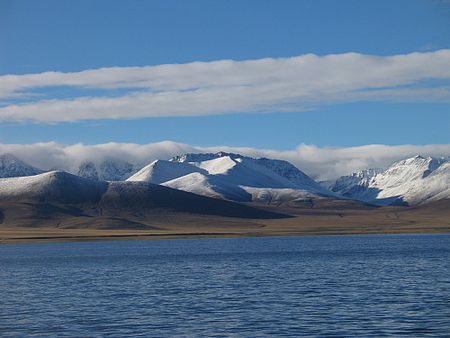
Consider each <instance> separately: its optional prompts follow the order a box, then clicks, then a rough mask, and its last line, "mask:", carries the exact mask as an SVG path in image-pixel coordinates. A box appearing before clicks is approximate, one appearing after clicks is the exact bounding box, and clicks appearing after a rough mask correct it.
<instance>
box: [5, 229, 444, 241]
mask: <svg viewBox="0 0 450 338" xmlns="http://www.w3.org/2000/svg"><path fill="white" fill-rule="evenodd" d="M46 230H47V229H46ZM423 230H424V229H404V230H399V229H392V230H391V231H376V230H374V231H370V230H368V229H366V230H362V229H361V230H360V231H344V232H342V231H297V232H290V233H287V232H285V233H277V232H266V233H256V232H240V233H239V232H186V233H183V232H181V233H140V232H139V233H116V231H107V232H108V233H105V234H103V235H102V234H97V233H95V234H85V235H81V234H74V235H65V236H64V235H61V234H57V233H58V231H57V230H56V231H55V235H54V236H52V235H47V236H12V237H6V238H5V237H3V236H1V237H0V245H4V244H35V243H69V242H103V241H121V240H167V239H202V238H203V239H206V238H240V237H243V238H244V237H247V238H249V237H250V238H251V237H304V236H351V235H407V234H410V235H420V234H423V235H425V234H450V229H447V230H444V229H428V230H426V231H423ZM93 231H96V232H97V231H98V230H93ZM100 231H105V230H100ZM119 231H120V230H119ZM0 233H1V231H0Z"/></svg>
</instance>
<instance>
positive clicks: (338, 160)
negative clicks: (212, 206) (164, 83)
mask: <svg viewBox="0 0 450 338" xmlns="http://www.w3.org/2000/svg"><path fill="white" fill-rule="evenodd" d="M217 151H228V152H235V153H240V154H243V155H247V156H253V157H268V158H277V159H284V160H287V161H289V162H291V163H293V164H294V165H296V166H297V167H298V168H300V169H301V170H303V171H305V172H306V173H307V174H308V175H310V176H312V177H313V178H315V179H317V180H329V179H334V178H337V177H339V176H342V175H345V174H348V173H351V172H354V171H357V170H361V169H367V168H384V167H386V166H388V165H389V164H391V163H392V162H394V161H397V160H400V159H404V158H407V157H411V156H414V155H417V154H421V155H423V156H437V157H441V156H444V157H448V156H450V144H438V145H399V146H388V145H365V146H358V147H347V148H331V147H317V146H314V145H305V144H302V145H299V146H298V147H297V148H295V149H292V150H286V151H279V150H270V149H255V148H237V147H226V146H218V147H195V146H191V145H187V144H182V143H175V142H170V141H165V142H159V143H150V144H134V143H105V144H97V145H83V144H73V145H63V144H58V143H54V142H49V143H36V144H0V154H2V153H11V154H14V155H16V156H17V157H19V158H20V159H22V160H23V161H25V162H27V163H29V164H32V165H34V166H36V167H38V168H41V169H45V170H50V169H63V170H68V171H72V172H74V171H76V168H77V166H78V165H80V164H81V163H82V162H84V161H93V162H100V161H103V160H105V159H119V160H124V161H128V162H130V163H132V164H134V165H136V166H137V167H140V166H143V165H145V164H147V163H149V162H151V161H153V160H156V159H169V158H171V157H173V156H176V155H181V154H184V153H190V152H191V153H192V152H217Z"/></svg>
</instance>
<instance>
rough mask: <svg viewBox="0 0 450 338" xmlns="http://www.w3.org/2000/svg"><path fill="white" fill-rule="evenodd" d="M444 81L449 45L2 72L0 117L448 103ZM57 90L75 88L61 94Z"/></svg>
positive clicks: (448, 76)
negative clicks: (394, 51)
mask: <svg viewBox="0 0 450 338" xmlns="http://www.w3.org/2000/svg"><path fill="white" fill-rule="evenodd" d="M449 81H450V50H449V49H444V50H438V51H434V52H425V53H410V54H405V55H394V56H373V55H364V54H358V53H345V54H332V55H325V56H317V55H314V54H306V55H301V56H296V57H290V58H279V59H272V58H266V59H259V60H249V61H232V60H221V61H213V62H193V63H188V64H167V65H158V66H144V67H112V68H100V69H93V70H85V71H81V72H74V73H63V72H44V73H39V74H26V75H3V76H0V121H38V122H61V121H77V120H89V119H125V118H127V119H128V118H143V117H162V116H199V115H212V114H225V113H236V112H249V113H251V112H279V111H293V112H300V111H304V110H309V109H312V108H314V107H317V106H318V105H321V104H330V103H336V102H354V101H360V100H383V101H386V100H395V101H413V100H425V101H430V102H442V101H445V102H447V101H450V83H449ZM61 87H63V88H65V89H66V91H67V89H69V91H70V90H72V93H71V94H70V95H69V96H68V97H65V98H59V95H58V90H60V89H61ZM36 90H38V91H37V92H36ZM77 93H78V94H77ZM81 93H83V94H81Z"/></svg>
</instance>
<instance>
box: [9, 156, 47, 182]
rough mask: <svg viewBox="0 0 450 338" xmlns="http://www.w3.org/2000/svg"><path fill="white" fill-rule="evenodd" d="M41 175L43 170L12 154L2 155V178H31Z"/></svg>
mask: <svg viewBox="0 0 450 338" xmlns="http://www.w3.org/2000/svg"><path fill="white" fill-rule="evenodd" d="M40 173H42V170H40V169H37V168H35V167H33V166H31V165H29V164H27V163H25V162H23V161H22V160H20V159H18V158H17V157H16V156H14V155H12V154H3V155H0V178H1V177H20V176H30V175H37V174H40Z"/></svg>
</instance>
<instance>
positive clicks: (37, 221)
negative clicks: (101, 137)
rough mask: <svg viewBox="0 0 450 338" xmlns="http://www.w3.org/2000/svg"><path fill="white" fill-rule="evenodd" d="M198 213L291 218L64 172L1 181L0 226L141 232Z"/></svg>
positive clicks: (150, 186)
mask: <svg viewBox="0 0 450 338" xmlns="http://www.w3.org/2000/svg"><path fill="white" fill-rule="evenodd" d="M177 215H178V216H177ZM189 215H191V216H189ZM201 215H208V216H226V217H238V218H239V219H241V218H254V219H266V218H276V219H278V218H286V217H290V216H288V215H285V214H281V213H277V212H272V211H266V210H261V209H257V208H254V207H251V206H246V205H242V204H239V203H234V202H231V201H224V200H219V199H215V198H208V197H205V196H199V195H195V194H191V193H188V192H185V191H180V190H176V189H171V188H168V187H163V186H161V185H156V184H151V183H147V182H124V181H119V182H105V181H96V180H92V179H87V178H82V177H79V176H76V175H72V174H69V173H67V172H64V171H50V172H46V173H43V174H39V175H34V176H26V177H10V178H0V216H1V223H2V224H13V225H25V226H46V227H48V226H56V227H69V228H74V227H75V228H76V227H82V228H85V227H90V226H91V224H92V223H93V222H94V223H95V222H97V223H98V224H100V226H101V227H102V228H108V227H114V226H117V225H120V227H124V228H130V227H131V228H133V227H136V228H139V229H141V228H148V227H149V226H150V227H151V226H153V225H158V226H159V225H161V224H168V223H170V224H173V222H174V221H176V219H178V223H179V224H180V223H181V224H183V223H184V222H185V220H186V219H187V218H189V217H190V218H191V222H192V221H193V220H195V221H196V222H197V221H198V220H199V218H198V217H199V216H201ZM94 226H95V225H94Z"/></svg>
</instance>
